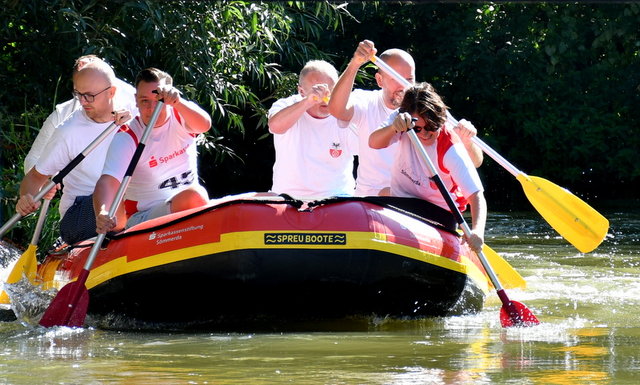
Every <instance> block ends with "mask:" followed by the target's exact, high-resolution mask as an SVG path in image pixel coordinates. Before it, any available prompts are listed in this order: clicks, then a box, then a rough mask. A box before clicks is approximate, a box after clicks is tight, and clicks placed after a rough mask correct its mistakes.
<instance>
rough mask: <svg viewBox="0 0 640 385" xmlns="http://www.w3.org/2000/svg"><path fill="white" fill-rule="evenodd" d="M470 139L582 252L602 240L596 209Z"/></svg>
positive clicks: (603, 227)
mask: <svg viewBox="0 0 640 385" xmlns="http://www.w3.org/2000/svg"><path fill="white" fill-rule="evenodd" d="M371 62H372V63H374V64H375V65H376V66H378V68H380V69H381V70H383V71H384V72H386V73H388V74H389V75H391V76H393V77H394V78H395V79H396V81H398V82H399V83H401V84H403V85H404V86H406V87H410V86H411V83H409V81H408V80H407V79H405V78H403V77H402V76H401V75H400V74H399V73H398V72H396V71H395V70H394V69H393V68H391V67H390V66H389V65H388V64H387V63H385V62H384V61H383V60H381V59H380V58H379V57H377V56H373V57H372V58H371ZM447 119H448V120H450V121H451V122H452V123H454V124H457V121H456V120H455V119H454V118H453V117H452V116H451V114H449V112H447ZM472 140H473V142H474V143H475V144H476V145H478V146H479V147H480V148H481V149H482V151H484V152H485V153H486V154H487V155H489V156H490V157H491V158H493V160H495V161H496V162H498V164H500V165H501V166H502V167H504V168H505V169H506V170H507V171H509V172H510V173H511V174H512V175H513V176H515V177H516V179H517V180H518V181H519V182H520V183H521V184H522V188H523V189H524V192H525V195H526V196H527V198H528V199H529V201H530V202H531V204H532V205H533V207H534V208H535V209H536V210H537V211H538V212H539V213H540V215H542V217H543V218H544V219H545V220H546V221H547V223H549V224H550V225H551V227H553V228H554V229H555V230H556V231H557V232H558V233H559V234H560V235H562V237H563V238H565V239H566V240H567V241H569V243H571V244H572V245H573V246H575V247H576V248H577V249H578V250H580V251H581V252H583V253H588V252H590V251H592V250H594V249H595V248H596V247H598V245H599V244H600V243H602V241H603V240H604V238H605V236H606V235H607V231H608V229H609V221H608V220H607V219H606V218H605V217H604V216H602V215H601V214H600V213H599V212H597V211H596V210H595V209H593V208H592V207H591V206H589V205H588V204H587V203H586V202H584V201H583V200H582V199H580V198H578V197H577V196H575V195H573V194H572V193H571V192H569V191H568V190H566V189H564V188H562V187H560V186H558V185H556V184H554V183H552V182H550V181H548V180H545V179H543V178H539V177H534V176H528V175H527V174H525V173H523V172H522V171H520V170H518V169H517V168H515V167H514V166H513V165H512V164H510V163H509V162H507V160H506V159H504V158H503V157H502V156H501V155H500V154H498V153H497V152H496V151H494V150H493V149H492V148H491V147H489V146H488V145H487V144H486V143H484V142H483V141H482V140H481V139H480V138H478V137H477V136H474V137H473V138H472Z"/></svg>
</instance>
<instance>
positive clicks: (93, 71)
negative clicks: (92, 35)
mask: <svg viewBox="0 0 640 385" xmlns="http://www.w3.org/2000/svg"><path fill="white" fill-rule="evenodd" d="M115 84H116V77H115V74H114V72H113V69H112V68H111V67H110V66H109V65H108V64H107V63H105V62H104V61H102V60H100V59H97V58H96V59H93V60H91V61H89V62H88V63H86V64H85V65H84V66H82V68H80V69H79V70H78V71H76V72H74V74H73V96H74V98H75V99H76V100H77V102H78V103H79V104H80V106H81V108H80V109H77V110H75V111H74V112H73V113H72V114H71V115H70V116H69V117H68V118H67V119H66V120H65V121H64V122H63V123H61V124H60V125H59V126H58V127H56V129H55V132H54V133H53V135H52V137H51V139H50V140H49V142H48V143H47V145H46V147H45V148H44V150H43V152H42V155H41V156H40V157H39V159H38V160H37V162H36V163H35V166H33V167H32V168H31V169H30V170H29V171H28V172H27V174H26V175H25V177H24V179H23V180H22V183H21V184H20V199H19V200H18V203H17V204H16V211H17V212H18V213H20V214H21V215H23V216H24V215H27V214H29V213H31V212H33V211H35V210H37V209H38V208H39V206H40V202H35V201H34V200H33V197H34V196H35V195H36V194H37V193H38V191H40V189H41V188H42V187H43V186H44V185H45V184H46V183H47V182H48V181H49V178H50V177H52V176H54V175H55V174H57V173H58V172H59V171H60V170H62V169H63V168H64V167H65V166H67V165H68V164H69V163H71V161H72V160H73V159H74V158H75V157H76V156H77V155H78V154H80V153H81V152H82V151H83V150H84V149H85V148H87V146H88V145H89V144H90V143H91V142H92V141H93V140H94V139H95V138H97V137H98V136H99V135H100V134H101V133H102V132H103V131H104V130H105V129H106V128H107V127H108V126H109V125H110V124H111V123H113V122H114V121H115V122H116V124H118V125H121V124H124V123H125V122H127V121H129V120H130V119H131V113H130V111H128V110H126V109H119V108H117V106H115V104H114V96H115V94H116V90H117V86H116V85H115ZM114 135H115V130H114V132H113V134H112V135H110V136H109V137H107V138H106V139H105V140H103V141H102V142H101V143H100V144H99V145H98V146H96V147H95V148H94V149H93V150H92V151H91V152H90V153H89V154H88V155H87V156H86V157H85V159H84V160H83V161H82V162H80V164H78V165H77V166H76V167H75V168H74V169H73V170H72V171H71V172H70V173H69V174H68V175H67V176H66V177H65V178H64V179H63V181H62V182H63V186H64V187H63V191H62V197H61V199H60V205H59V211H60V218H62V219H61V220H60V235H61V237H62V239H63V240H64V241H65V242H66V243H68V244H73V243H77V242H79V241H82V240H84V239H88V238H91V237H94V236H95V235H96V232H95V230H96V223H95V215H94V212H93V202H92V196H91V195H92V193H93V190H94V188H95V184H96V182H97V181H98V178H99V177H100V175H101V173H102V166H103V165H104V161H105V157H106V154H107V150H108V148H109V144H110V143H111V140H112V139H113V136H114Z"/></svg>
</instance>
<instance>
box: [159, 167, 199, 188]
mask: <svg viewBox="0 0 640 385" xmlns="http://www.w3.org/2000/svg"><path fill="white" fill-rule="evenodd" d="M191 183H193V173H192V172H191V171H190V170H189V171H186V172H183V173H182V174H180V176H172V177H171V178H169V179H166V180H165V181H164V182H162V183H160V186H158V188H159V189H163V188H171V189H174V188H178V187H180V185H185V186H187V185H190V184H191Z"/></svg>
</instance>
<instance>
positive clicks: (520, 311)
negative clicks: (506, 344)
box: [500, 301, 540, 328]
mask: <svg viewBox="0 0 640 385" xmlns="http://www.w3.org/2000/svg"><path fill="white" fill-rule="evenodd" d="M500 324H502V327H503V328H508V327H512V326H521V327H528V326H535V325H539V324H540V321H538V318H536V316H535V315H534V314H533V313H532V312H531V310H529V308H527V307H526V306H525V305H524V304H522V303H520V302H518V301H509V303H508V304H505V305H502V308H501V309H500Z"/></svg>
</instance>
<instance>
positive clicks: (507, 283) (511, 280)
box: [482, 244, 527, 289]
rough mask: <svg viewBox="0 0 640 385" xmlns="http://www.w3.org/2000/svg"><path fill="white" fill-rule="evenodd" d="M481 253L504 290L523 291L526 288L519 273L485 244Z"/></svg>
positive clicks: (525, 283)
mask: <svg viewBox="0 0 640 385" xmlns="http://www.w3.org/2000/svg"><path fill="white" fill-rule="evenodd" d="M482 252H483V253H484V256H485V257H487V262H489V264H490V265H491V267H492V268H493V272H494V273H495V274H496V276H498V279H499V280H500V283H501V284H502V286H504V288H505V289H524V288H526V287H527V282H526V281H525V280H524V278H522V276H521V275H520V273H518V272H517V271H516V269H514V268H513V266H511V265H510V264H509V262H507V261H505V260H504V258H502V257H501V256H500V255H499V254H498V253H496V252H495V251H494V250H493V249H492V248H491V247H489V246H487V245H486V244H485V245H483V246H482Z"/></svg>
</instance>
